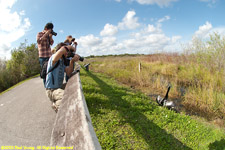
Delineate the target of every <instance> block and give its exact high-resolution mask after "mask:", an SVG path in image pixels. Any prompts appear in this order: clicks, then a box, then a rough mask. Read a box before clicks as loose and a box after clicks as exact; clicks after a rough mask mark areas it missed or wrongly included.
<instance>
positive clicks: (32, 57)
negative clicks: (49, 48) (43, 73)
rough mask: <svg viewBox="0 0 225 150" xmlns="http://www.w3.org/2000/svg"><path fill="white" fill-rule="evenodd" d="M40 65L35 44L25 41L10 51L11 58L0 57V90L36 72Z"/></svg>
mask: <svg viewBox="0 0 225 150" xmlns="http://www.w3.org/2000/svg"><path fill="white" fill-rule="evenodd" d="M39 71H40V65H39V60H38V48H37V46H36V44H31V45H27V44H26V41H25V42H24V43H21V44H20V46H19V47H18V48H15V49H13V50H12V51H11V59H10V60H8V61H6V60H2V59H0V92H1V91H3V90H5V89H7V88H9V87H11V86H13V85H14V84H16V83H18V82H20V81H21V80H24V79H25V78H28V77H30V76H33V75H35V74H38V73H39Z"/></svg>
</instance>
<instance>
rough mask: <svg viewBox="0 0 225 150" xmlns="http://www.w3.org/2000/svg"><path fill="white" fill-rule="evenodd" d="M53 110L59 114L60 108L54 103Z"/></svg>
mask: <svg viewBox="0 0 225 150" xmlns="http://www.w3.org/2000/svg"><path fill="white" fill-rule="evenodd" d="M52 109H53V110H54V111H55V112H56V113H57V112H58V108H57V106H56V105H55V103H52Z"/></svg>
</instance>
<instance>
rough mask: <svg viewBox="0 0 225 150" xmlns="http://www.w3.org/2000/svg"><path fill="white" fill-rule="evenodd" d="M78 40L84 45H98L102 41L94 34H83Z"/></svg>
mask: <svg viewBox="0 0 225 150" xmlns="http://www.w3.org/2000/svg"><path fill="white" fill-rule="evenodd" d="M77 41H78V43H79V45H81V46H82V47H92V46H98V45H99V44H100V43H101V40H100V38H98V37H95V36H94V35H93V34H89V35H87V36H81V37H80V38H79V39H78V40H77Z"/></svg>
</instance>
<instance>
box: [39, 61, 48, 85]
mask: <svg viewBox="0 0 225 150" xmlns="http://www.w3.org/2000/svg"><path fill="white" fill-rule="evenodd" d="M46 60H49V57H39V63H40V66H41V67H42V65H43V63H44V61H46ZM45 82H46V79H43V83H44V87H45Z"/></svg>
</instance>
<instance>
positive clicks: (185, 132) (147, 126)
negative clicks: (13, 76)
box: [80, 69, 225, 150]
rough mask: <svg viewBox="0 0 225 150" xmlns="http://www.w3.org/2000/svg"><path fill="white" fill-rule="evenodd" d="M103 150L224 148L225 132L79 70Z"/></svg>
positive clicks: (216, 149) (91, 73)
mask: <svg viewBox="0 0 225 150" xmlns="http://www.w3.org/2000/svg"><path fill="white" fill-rule="evenodd" d="M80 76H81V82H82V87H83V91H84V96H85V99H86V101H87V105H88V109H89V112H90V115H91V119H92V123H93V126H94V128H95V132H96V135H97V137H98V139H99V142H100V144H101V146H102V149H125V150H128V149H140V150H145V149H150V150H151V149H152V150H191V149H196V150H197V149H202V150H207V149H210V150H213V149H215V150H223V149H225V131H224V130H222V129H217V128H215V127H211V126H207V125H205V124H203V123H200V122H199V121H196V120H193V119H191V117H189V116H186V115H184V114H179V113H175V112H173V111H169V110H167V109H165V108H163V107H159V106H157V105H156V103H155V102H154V101H152V100H150V99H149V98H148V97H147V96H145V95H144V94H142V93H139V92H134V91H132V90H131V89H129V88H127V87H124V86H121V85H120V84H118V83H117V82H116V81H115V80H113V79H111V78H109V77H107V76H106V75H103V74H99V73H94V72H86V71H84V70H83V69H82V70H81V73H80Z"/></svg>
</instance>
